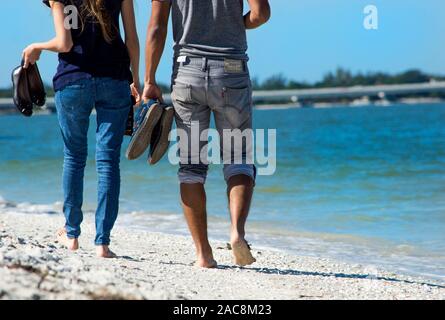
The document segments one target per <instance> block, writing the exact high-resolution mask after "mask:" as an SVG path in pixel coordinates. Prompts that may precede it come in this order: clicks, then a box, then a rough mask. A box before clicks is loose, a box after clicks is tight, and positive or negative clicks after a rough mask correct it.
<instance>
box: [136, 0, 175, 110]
mask: <svg viewBox="0 0 445 320" xmlns="http://www.w3.org/2000/svg"><path fill="white" fill-rule="evenodd" d="M169 16H170V1H159V0H153V1H152V10H151V18H150V23H149V24H148V29H147V41H146V48H145V87H144V93H143V94H142V99H143V100H144V101H145V102H146V101H147V100H149V99H159V100H161V101H162V92H161V90H160V89H159V87H158V85H157V84H156V70H157V68H158V65H159V62H160V60H161V56H162V53H163V51H164V46H165V40H166V38H167V31H168V19H169Z"/></svg>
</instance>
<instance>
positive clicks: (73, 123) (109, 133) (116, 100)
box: [55, 78, 131, 245]
mask: <svg viewBox="0 0 445 320" xmlns="http://www.w3.org/2000/svg"><path fill="white" fill-rule="evenodd" d="M55 103H56V108H57V115H58V119H59V124H60V129H61V132H62V136H63V141H64V164H63V191H64V205H63V212H64V215H65V219H66V225H65V229H66V232H67V235H68V237H69V238H78V237H79V235H80V224H81V222H82V220H83V214H82V202H83V178H84V170H85V165H86V160H87V154H88V142H87V140H88V139H87V135H88V127H89V123H90V115H91V112H92V111H93V108H95V109H96V114H97V128H96V168H97V173H98V180H99V181H98V189H97V190H98V198H97V210H96V238H95V244H96V245H108V244H109V243H110V233H111V229H112V228H113V226H114V222H115V221H116V218H117V214H118V210H119V192H120V169H119V163H120V154H121V144H122V141H123V136H124V131H125V127H126V120H127V117H128V113H129V111H130V107H131V98H130V87H129V85H128V81H120V80H113V79H109V78H92V79H82V80H78V81H77V82H75V83H73V84H71V85H69V86H67V87H65V88H63V89H62V90H59V91H57V92H56V97H55Z"/></svg>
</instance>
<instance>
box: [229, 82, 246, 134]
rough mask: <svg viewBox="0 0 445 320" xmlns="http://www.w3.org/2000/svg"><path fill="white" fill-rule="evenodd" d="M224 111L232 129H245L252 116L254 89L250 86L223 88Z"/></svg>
mask: <svg viewBox="0 0 445 320" xmlns="http://www.w3.org/2000/svg"><path fill="white" fill-rule="evenodd" d="M223 93H224V104H225V106H224V113H225V116H226V120H227V121H228V122H229V123H230V125H231V126H232V128H231V129H245V128H242V127H245V125H244V124H245V123H246V122H247V121H248V120H250V118H251V116H252V89H251V88H250V86H247V87H244V88H229V87H224V88H223Z"/></svg>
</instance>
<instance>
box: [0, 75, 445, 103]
mask: <svg viewBox="0 0 445 320" xmlns="http://www.w3.org/2000/svg"><path fill="white" fill-rule="evenodd" d="M432 80H435V81H445V77H444V76H437V75H431V74H427V73H424V72H422V71H420V70H408V71H405V72H402V73H398V74H388V73H384V72H368V73H360V72H358V73H356V74H353V73H351V72H350V71H348V70H345V69H343V68H338V69H337V70H336V71H335V72H329V73H327V74H326V75H325V76H324V77H323V79H322V80H321V81H318V82H316V83H308V82H299V81H295V80H292V79H288V78H286V77H285V76H284V75H282V74H277V75H273V76H271V77H269V78H267V79H265V80H264V81H259V80H258V78H254V79H252V85H253V89H254V90H282V89H310V88H327V87H351V86H371V85H381V84H402V83H422V82H429V81H432ZM160 87H161V89H162V91H163V92H169V91H170V86H168V85H166V84H160ZM46 90H47V91H46V92H47V95H48V96H53V95H54V91H53V89H52V87H51V86H46ZM11 96H12V89H11V88H8V89H0V98H9V97H11Z"/></svg>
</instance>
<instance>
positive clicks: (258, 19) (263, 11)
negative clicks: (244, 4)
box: [251, 5, 271, 25]
mask: <svg viewBox="0 0 445 320" xmlns="http://www.w3.org/2000/svg"><path fill="white" fill-rule="evenodd" d="M270 16H271V12H270V6H269V5H264V6H262V7H261V8H260V9H259V10H258V12H255V13H251V19H252V22H253V23H255V24H257V25H262V24H265V23H266V22H267V21H269V19H270Z"/></svg>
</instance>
